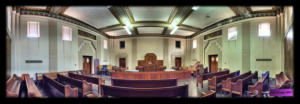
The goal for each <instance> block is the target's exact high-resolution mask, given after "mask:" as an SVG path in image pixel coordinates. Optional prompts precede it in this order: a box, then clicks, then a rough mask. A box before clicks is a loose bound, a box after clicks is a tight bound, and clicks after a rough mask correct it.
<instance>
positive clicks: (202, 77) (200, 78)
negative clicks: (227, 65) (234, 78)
mask: <svg viewBox="0 0 300 104" xmlns="http://www.w3.org/2000/svg"><path fill="white" fill-rule="evenodd" d="M228 73H229V70H224V71H220V72H215V73H206V74H200V75H198V76H197V86H198V83H200V84H201V87H202V88H203V81H204V80H207V79H208V78H212V77H213V76H219V75H224V74H228Z"/></svg>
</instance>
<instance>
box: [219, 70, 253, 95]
mask: <svg viewBox="0 0 300 104" xmlns="http://www.w3.org/2000/svg"><path fill="white" fill-rule="evenodd" d="M249 75H251V71H248V72H246V73H243V74H241V75H239V76H236V77H233V78H227V79H226V80H223V81H222V91H225V92H229V93H231V83H232V82H236V81H237V80H239V79H243V78H245V77H247V76H249Z"/></svg>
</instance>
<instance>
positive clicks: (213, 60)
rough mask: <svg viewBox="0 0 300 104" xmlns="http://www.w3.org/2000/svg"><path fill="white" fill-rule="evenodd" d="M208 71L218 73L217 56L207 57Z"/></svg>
mask: <svg viewBox="0 0 300 104" xmlns="http://www.w3.org/2000/svg"><path fill="white" fill-rule="evenodd" d="M209 71H210V72H218V55H209Z"/></svg>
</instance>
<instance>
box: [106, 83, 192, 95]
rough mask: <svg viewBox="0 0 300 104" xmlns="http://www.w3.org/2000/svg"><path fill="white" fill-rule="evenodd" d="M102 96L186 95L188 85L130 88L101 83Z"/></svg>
mask: <svg viewBox="0 0 300 104" xmlns="http://www.w3.org/2000/svg"><path fill="white" fill-rule="evenodd" d="M101 89H102V90H101V95H102V96H103V97H108V96H113V97H188V85H182V86H172V87H158V88H131V87H119V86H107V85H101Z"/></svg>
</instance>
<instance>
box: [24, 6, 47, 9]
mask: <svg viewBox="0 0 300 104" xmlns="http://www.w3.org/2000/svg"><path fill="white" fill-rule="evenodd" d="M24 7H25V8H36V9H46V8H47V6H24Z"/></svg>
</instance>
